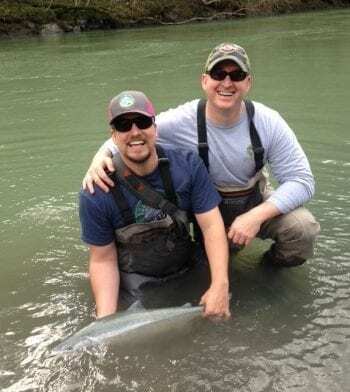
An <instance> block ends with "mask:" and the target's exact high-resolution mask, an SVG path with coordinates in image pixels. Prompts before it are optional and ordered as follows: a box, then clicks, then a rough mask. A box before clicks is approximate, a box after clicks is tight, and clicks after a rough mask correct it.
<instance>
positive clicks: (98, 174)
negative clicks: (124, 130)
mask: <svg viewBox="0 0 350 392" xmlns="http://www.w3.org/2000/svg"><path fill="white" fill-rule="evenodd" d="M114 170H115V169H114V166H113V162H112V158H111V157H109V156H107V155H105V154H103V155H102V154H96V155H95V157H94V159H93V160H92V162H91V165H90V167H89V169H88V171H87V172H86V174H85V177H84V179H83V188H84V189H85V190H86V189H88V190H89V192H90V193H94V192H95V189H94V184H96V185H98V186H99V187H100V188H101V189H102V190H103V191H105V192H109V188H110V187H112V186H114V182H113V181H112V180H111V178H110V177H109V176H108V174H107V173H106V171H109V172H114Z"/></svg>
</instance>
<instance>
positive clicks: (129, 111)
mask: <svg viewBox="0 0 350 392" xmlns="http://www.w3.org/2000/svg"><path fill="white" fill-rule="evenodd" d="M129 113H137V114H142V115H143V116H146V117H150V118H153V117H154V116H153V115H152V114H150V113H147V112H144V111H143V110H126V111H125V112H122V113H119V114H117V115H116V116H114V117H113V118H112V120H110V121H109V125H112V123H113V121H114V120H115V119H116V118H117V117H120V116H123V115H124V114H129Z"/></svg>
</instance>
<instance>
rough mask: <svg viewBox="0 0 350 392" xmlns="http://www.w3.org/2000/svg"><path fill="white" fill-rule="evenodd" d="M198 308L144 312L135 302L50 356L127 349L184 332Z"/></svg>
mask: <svg viewBox="0 0 350 392" xmlns="http://www.w3.org/2000/svg"><path fill="white" fill-rule="evenodd" d="M202 310H203V307H202V306H191V305H190V304H186V305H183V306H179V307H172V308H161V309H152V310H147V309H144V308H143V307H140V303H139V302H138V301H137V302H136V303H135V304H133V305H131V306H130V308H129V309H128V310H126V311H123V312H119V313H116V314H113V315H110V316H107V317H103V318H101V319H98V320H96V321H94V322H92V323H91V324H89V325H88V326H86V327H85V328H83V329H81V330H80V331H78V332H77V333H75V334H74V335H72V336H71V337H69V338H67V339H66V340H64V341H63V342H61V343H60V344H59V345H58V346H56V347H55V348H54V349H53V353H54V354H59V353H67V352H72V351H76V350H81V349H85V348H88V347H91V346H96V345H100V344H106V343H114V344H117V345H118V346H120V345H123V346H124V347H131V346H133V345H135V344H136V345H137V344H142V343H149V342H150V341H153V340H154V339H158V338H160V337H162V336H165V335H169V334H170V333H171V334H173V332H176V331H177V332H179V331H185V330H186V327H188V326H189V325H190V324H191V321H194V320H196V319H199V318H200V317H201V314H202Z"/></svg>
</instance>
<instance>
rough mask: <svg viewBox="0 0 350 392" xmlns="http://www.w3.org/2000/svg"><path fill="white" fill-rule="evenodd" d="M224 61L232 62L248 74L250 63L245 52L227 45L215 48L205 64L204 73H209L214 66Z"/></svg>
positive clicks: (236, 46) (235, 46)
mask: <svg viewBox="0 0 350 392" xmlns="http://www.w3.org/2000/svg"><path fill="white" fill-rule="evenodd" d="M224 60H232V61H234V62H235V63H236V64H237V65H238V66H239V67H240V68H241V69H242V71H244V72H247V73H248V74H249V73H250V61H249V58H248V55H247V53H246V51H245V50H244V49H243V48H242V47H241V46H239V45H236V44H229V43H222V44H220V45H218V46H215V48H214V49H213V50H212V51H211V52H210V54H209V57H208V59H207V62H206V63H205V66H204V72H205V73H208V72H210V71H211V70H212V69H213V68H214V66H215V65H216V64H218V63H220V62H221V61H224Z"/></svg>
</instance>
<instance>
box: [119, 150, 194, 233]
mask: <svg viewBox="0 0 350 392" xmlns="http://www.w3.org/2000/svg"><path fill="white" fill-rule="evenodd" d="M113 164H114V167H115V168H116V171H115V172H114V175H115V178H116V179H117V183H118V184H121V185H123V186H124V187H125V188H126V189H128V190H129V191H130V192H131V193H132V194H133V195H134V196H136V197H137V198H138V199H139V200H141V201H143V202H144V203H145V204H146V205H148V206H150V207H152V208H155V209H159V210H161V211H163V212H164V213H165V214H168V215H170V216H171V217H172V218H173V219H174V221H175V222H176V223H177V226H178V228H179V229H180V230H181V232H184V229H185V231H187V215H186V213H185V212H184V211H182V210H180V209H179V208H178V207H177V205H175V204H174V203H172V202H171V201H169V200H167V199H166V198H164V197H163V196H162V195H161V194H160V193H158V192H157V191H155V190H154V189H153V188H152V187H151V186H150V185H149V184H148V183H147V182H146V181H144V180H142V179H140V178H138V177H137V176H136V175H135V174H133V173H132V172H131V171H130V170H129V169H128V167H127V166H126V165H125V164H124V162H123V161H122V159H121V157H120V155H119V154H116V155H115V156H114V157H113ZM169 176H170V174H169ZM119 193H120V194H121V193H122V192H119ZM174 193H175V192H174ZM123 197H124V195H123ZM124 198H125V197H124ZM125 201H126V200H125ZM116 202H117V203H118V201H117V200H116ZM126 202H127V201H126ZM118 206H119V205H118ZM125 219H126V218H125Z"/></svg>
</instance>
